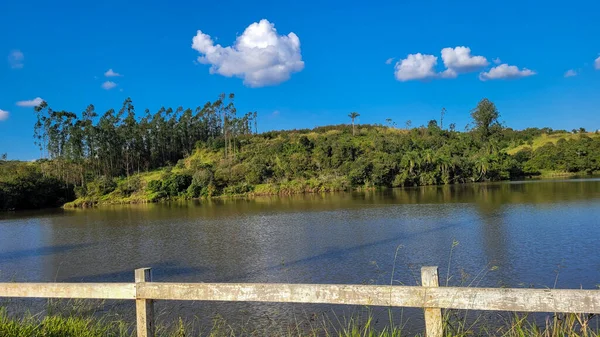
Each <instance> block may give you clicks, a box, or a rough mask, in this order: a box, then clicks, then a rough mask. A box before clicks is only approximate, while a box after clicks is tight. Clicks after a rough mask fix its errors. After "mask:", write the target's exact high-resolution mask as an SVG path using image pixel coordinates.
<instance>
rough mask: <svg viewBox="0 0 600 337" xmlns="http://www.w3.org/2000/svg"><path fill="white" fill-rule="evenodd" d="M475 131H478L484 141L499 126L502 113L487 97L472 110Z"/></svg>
mask: <svg viewBox="0 0 600 337" xmlns="http://www.w3.org/2000/svg"><path fill="white" fill-rule="evenodd" d="M471 117H472V118H473V124H474V125H475V132H477V133H478V134H479V136H480V138H481V140H482V141H487V140H488V139H489V137H490V136H491V135H492V133H494V132H495V131H496V130H497V129H498V128H499V127H500V122H498V118H499V117H500V113H499V112H498V109H497V108H496V105H495V104H494V103H493V102H492V101H490V100H489V99H487V98H484V99H482V100H481V101H479V103H478V104H477V107H475V109H473V110H472V111H471Z"/></svg>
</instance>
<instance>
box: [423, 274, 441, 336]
mask: <svg viewBox="0 0 600 337" xmlns="http://www.w3.org/2000/svg"><path fill="white" fill-rule="evenodd" d="M421 284H422V286H423V287H439V286H440V280H439V276H438V267H422V268H421ZM425 296H427V298H425V300H426V301H427V300H429V296H430V295H428V294H426V295H425ZM443 335H444V326H443V324H442V309H440V308H425V336H426V337H442V336H443Z"/></svg>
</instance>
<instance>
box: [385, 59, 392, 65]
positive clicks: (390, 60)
mask: <svg viewBox="0 0 600 337" xmlns="http://www.w3.org/2000/svg"><path fill="white" fill-rule="evenodd" d="M392 62H394V58H393V57H390V58H389V59H387V60H385V64H392Z"/></svg>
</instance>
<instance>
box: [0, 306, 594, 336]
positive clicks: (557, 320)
mask: <svg viewBox="0 0 600 337" xmlns="http://www.w3.org/2000/svg"><path fill="white" fill-rule="evenodd" d="M445 317H446V321H445V325H444V336H446V337H467V336H502V337H563V336H571V337H598V336H600V333H599V330H597V327H596V328H594V327H593V326H591V324H590V319H589V317H588V316H586V315H581V314H568V315H559V314H555V315H553V316H552V317H548V318H547V319H546V321H545V322H544V323H541V324H535V323H533V322H531V321H530V320H528V318H527V316H523V315H518V314H514V315H512V316H511V317H510V318H507V319H506V320H505V321H504V320H503V323H502V324H497V323H498V322H496V324H495V325H491V326H487V325H485V324H476V322H475V323H473V322H470V321H467V320H464V319H462V318H461V319H452V320H448V319H447V318H448V317H457V316H449V315H445ZM135 335H136V334H135V329H134V325H133V324H132V323H129V322H127V321H124V320H123V319H120V318H118V317H111V316H107V317H104V318H102V317H101V318H97V317H94V316H85V315H84V316H82V315H79V314H72V315H71V316H65V315H49V316H43V317H42V316H41V315H26V316H22V317H20V318H13V317H10V316H9V315H7V314H6V310H5V309H2V308H0V336H3V337H106V336H108V337H133V336H135ZM156 336H157V337H192V336H210V337H221V336H223V337H232V336H287V337H292V336H295V337H302V336H306V337H314V336H327V337H329V336H331V337H333V336H335V337H366V336H369V337H401V336H422V334H414V333H413V334H409V333H408V332H405V331H403V324H397V325H394V324H393V323H392V325H391V326H390V325H388V326H383V327H376V326H375V322H374V320H373V317H372V316H367V317H366V318H363V319H360V318H356V317H354V318H347V319H344V318H336V319H332V318H331V317H328V316H327V315H325V314H323V315H316V316H315V315H313V316H312V317H311V318H308V319H306V320H296V321H295V323H292V324H288V325H284V326H271V327H269V328H263V329H251V328H249V327H247V326H241V327H238V326H233V325H231V324H228V323H227V322H226V321H225V320H223V319H222V318H219V317H216V318H214V320H213V324H212V326H211V327H207V328H196V327H194V326H193V324H191V323H185V322H184V321H183V320H182V319H179V320H178V321H176V323H175V324H171V325H170V326H162V325H161V326H159V327H158V328H157V332H156Z"/></svg>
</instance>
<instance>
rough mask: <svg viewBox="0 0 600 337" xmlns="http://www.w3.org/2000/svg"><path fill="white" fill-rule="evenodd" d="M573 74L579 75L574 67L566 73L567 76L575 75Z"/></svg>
mask: <svg viewBox="0 0 600 337" xmlns="http://www.w3.org/2000/svg"><path fill="white" fill-rule="evenodd" d="M573 76H577V72H576V71H575V70H573V69H569V70H567V72H566V73H565V77H573Z"/></svg>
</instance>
